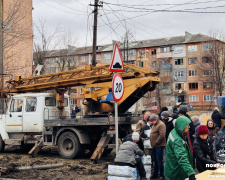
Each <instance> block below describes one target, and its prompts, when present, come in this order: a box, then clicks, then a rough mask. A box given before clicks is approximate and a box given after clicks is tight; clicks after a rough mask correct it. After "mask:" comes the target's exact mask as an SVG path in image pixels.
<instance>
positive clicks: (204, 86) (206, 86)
mask: <svg viewBox="0 0 225 180" xmlns="http://www.w3.org/2000/svg"><path fill="white" fill-rule="evenodd" d="M212 87H213V83H212V82H203V89H212Z"/></svg>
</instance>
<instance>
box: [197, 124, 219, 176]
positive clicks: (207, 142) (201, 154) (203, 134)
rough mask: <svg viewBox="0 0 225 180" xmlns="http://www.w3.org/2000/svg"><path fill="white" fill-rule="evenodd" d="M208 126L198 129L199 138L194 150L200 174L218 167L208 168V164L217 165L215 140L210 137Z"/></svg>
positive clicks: (201, 126)
mask: <svg viewBox="0 0 225 180" xmlns="http://www.w3.org/2000/svg"><path fill="white" fill-rule="evenodd" d="M208 134H209V130H208V128H207V126H205V125H200V126H199V128H198V134H197V138H196V139H195V141H194V144H193V148H194V154H195V157H196V165H197V169H198V171H199V173H201V172H203V171H205V170H210V169H211V170H212V169H216V167H207V164H209V165H210V164H212V165H213V166H214V165H215V166H216V164H217V162H216V158H215V153H214V150H213V144H212V143H213V140H212V139H211V138H210V137H209V136H208Z"/></svg>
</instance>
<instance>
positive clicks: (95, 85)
mask: <svg viewBox="0 0 225 180" xmlns="http://www.w3.org/2000/svg"><path fill="white" fill-rule="evenodd" d="M124 68H125V72H123V73H120V74H121V76H122V77H123V80H124V86H125V88H124V95H123V98H122V99H121V100H120V101H119V102H118V113H119V120H118V121H119V122H118V123H119V137H121V138H122V137H124V136H125V135H127V134H128V133H131V124H134V123H136V122H137V120H138V119H140V117H137V116H134V115H132V114H129V113H126V112H127V110H128V109H129V108H130V107H131V106H132V105H133V104H135V103H136V102H137V101H138V100H139V99H140V98H141V97H142V96H143V95H144V94H145V93H146V92H148V91H153V90H154V89H155V87H156V85H157V83H158V82H159V81H160V79H159V77H158V74H159V73H158V72H151V71H148V70H144V69H143V68H139V67H137V66H135V65H129V64H124ZM112 77H113V73H112V72H110V71H109V64H107V65H100V66H97V67H92V66H91V65H88V66H87V67H86V68H85V69H79V70H71V71H66V72H58V73H53V74H45V75H39V76H32V77H24V78H22V77H20V76H17V77H15V79H13V80H9V81H8V82H7V83H8V85H7V87H6V88H5V89H2V90H1V91H0V93H1V97H7V96H8V95H9V94H17V95H12V96H11V97H10V100H9V104H8V108H7V111H6V114H3V115H1V116H0V152H2V151H4V147H5V145H17V146H26V145H29V144H30V145H34V146H33V148H32V149H31V150H30V152H29V154H31V155H32V156H34V155H36V154H37V153H38V151H39V150H40V149H41V148H42V147H43V146H57V147H58V152H59V154H60V155H61V156H62V157H63V158H75V157H77V156H78V155H79V154H80V153H82V152H84V151H85V149H89V150H91V151H93V154H92V156H91V159H92V160H98V159H99V158H100V157H101V155H102V153H103V151H104V153H105V154H107V153H110V152H111V150H112V148H113V147H114V146H115V144H114V142H115V141H114V140H113V139H114V137H115V136H114V131H115V120H114V101H113V99H112V93H111V91H110V89H111V88H112ZM74 86H84V87H85V88H83V94H84V99H83V105H84V111H83V113H81V115H80V116H76V118H70V117H71V116H70V104H69V102H70V101H69V97H68V95H66V94H65V92H66V91H67V90H68V87H74ZM53 89H55V90H56V92H57V93H56V94H52V93H40V92H41V91H47V90H53ZM94 150H95V151H94Z"/></svg>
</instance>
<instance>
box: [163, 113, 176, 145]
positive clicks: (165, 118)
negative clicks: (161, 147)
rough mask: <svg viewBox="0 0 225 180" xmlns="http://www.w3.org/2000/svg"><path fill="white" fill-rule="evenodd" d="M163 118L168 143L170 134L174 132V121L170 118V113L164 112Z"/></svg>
mask: <svg viewBox="0 0 225 180" xmlns="http://www.w3.org/2000/svg"><path fill="white" fill-rule="evenodd" d="M161 118H162V121H163V122H164V123H165V125H166V141H167V139H168V136H169V134H170V132H171V131H172V130H173V128H174V126H173V121H172V118H171V117H169V113H168V111H163V112H162V113H161Z"/></svg>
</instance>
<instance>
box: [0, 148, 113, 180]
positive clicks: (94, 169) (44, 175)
mask: <svg viewBox="0 0 225 180" xmlns="http://www.w3.org/2000/svg"><path fill="white" fill-rule="evenodd" d="M89 158H90V153H88V152H87V153H85V155H84V156H83V157H80V158H79V159H62V158H61V157H60V156H59V155H58V153H57V149H56V148H54V147H52V148H48V149H43V150H41V151H40V152H39V154H38V156H37V157H35V158H32V157H30V156H29V155H28V154H27V152H21V151H20V149H19V148H15V147H6V150H5V152H4V153H1V154H0V167H4V166H7V167H8V168H12V167H15V166H30V165H45V164H50V163H61V162H62V163H63V166H62V167H60V168H55V169H47V170H34V169H33V170H25V171H19V172H10V173H9V174H2V175H1V176H0V179H1V178H11V179H36V180H37V179H45V180H55V179H57V180H59V179H64V180H70V179H71V180H72V179H84V180H101V179H106V178H107V171H108V164H112V163H113V159H114V158H115V152H112V153H111V154H109V155H108V156H106V157H102V158H101V160H99V162H98V164H93V163H92V162H91V160H90V159H89Z"/></svg>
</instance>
